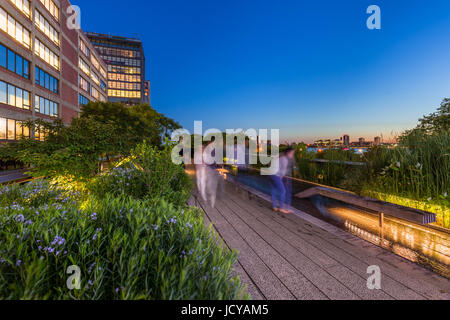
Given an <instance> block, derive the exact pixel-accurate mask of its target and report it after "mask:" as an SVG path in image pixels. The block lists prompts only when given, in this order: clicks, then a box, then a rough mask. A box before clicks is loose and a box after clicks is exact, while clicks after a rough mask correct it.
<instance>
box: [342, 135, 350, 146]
mask: <svg viewBox="0 0 450 320" xmlns="http://www.w3.org/2000/svg"><path fill="white" fill-rule="evenodd" d="M343 140H344V147H348V146H350V136H349V135H348V134H346V135H344V137H343Z"/></svg>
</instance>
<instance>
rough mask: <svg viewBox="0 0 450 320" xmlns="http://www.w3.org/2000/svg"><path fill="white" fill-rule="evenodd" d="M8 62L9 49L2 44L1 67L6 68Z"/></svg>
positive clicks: (0, 46) (0, 45)
mask: <svg viewBox="0 0 450 320" xmlns="http://www.w3.org/2000/svg"><path fill="white" fill-rule="evenodd" d="M6 61H7V49H6V47H5V46H4V45H2V44H0V66H1V67H3V68H6Z"/></svg>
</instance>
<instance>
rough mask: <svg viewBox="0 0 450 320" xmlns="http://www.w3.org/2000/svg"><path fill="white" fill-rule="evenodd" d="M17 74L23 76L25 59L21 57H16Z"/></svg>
mask: <svg viewBox="0 0 450 320" xmlns="http://www.w3.org/2000/svg"><path fill="white" fill-rule="evenodd" d="M16 73H17V74H18V75H20V76H22V75H23V59H22V57H21V56H19V55H16Z"/></svg>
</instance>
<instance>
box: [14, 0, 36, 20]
mask: <svg viewBox="0 0 450 320" xmlns="http://www.w3.org/2000/svg"><path fill="white" fill-rule="evenodd" d="M9 1H11V2H12V3H14V5H15V6H16V7H17V9H19V10H20V11H22V13H23V14H24V15H26V16H27V17H28V18H30V16H31V11H30V8H31V5H30V1H29V0H9Z"/></svg>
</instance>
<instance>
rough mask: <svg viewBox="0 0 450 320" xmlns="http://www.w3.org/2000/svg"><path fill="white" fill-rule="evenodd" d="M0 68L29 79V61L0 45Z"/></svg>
mask: <svg viewBox="0 0 450 320" xmlns="http://www.w3.org/2000/svg"><path fill="white" fill-rule="evenodd" d="M0 66H1V67H3V68H6V69H8V70H9V71H11V72H14V73H16V74H18V75H19V76H21V77H24V78H25V79H30V61H28V60H27V59H25V58H23V57H22V56H21V55H19V54H17V53H15V52H14V51H12V50H10V49H9V48H7V47H5V46H4V45H3V44H1V43H0Z"/></svg>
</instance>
